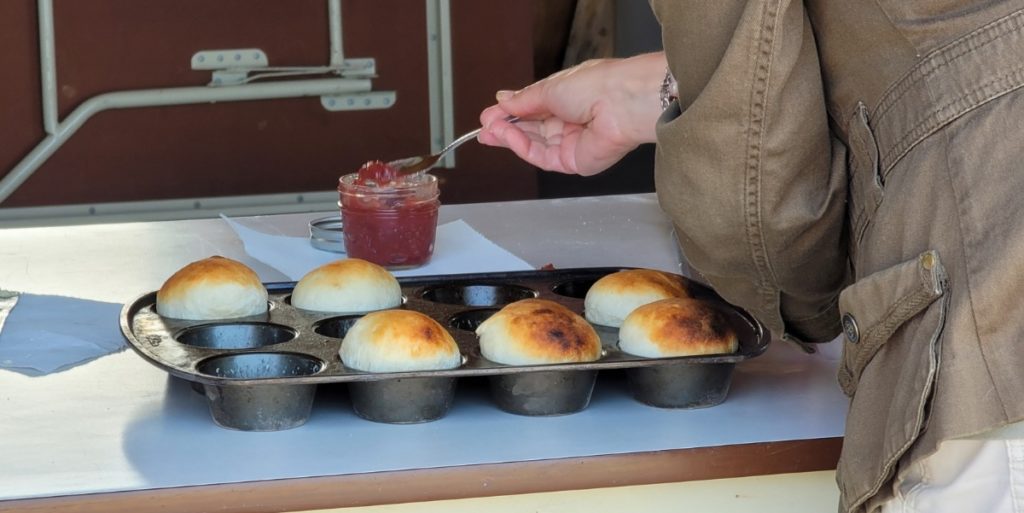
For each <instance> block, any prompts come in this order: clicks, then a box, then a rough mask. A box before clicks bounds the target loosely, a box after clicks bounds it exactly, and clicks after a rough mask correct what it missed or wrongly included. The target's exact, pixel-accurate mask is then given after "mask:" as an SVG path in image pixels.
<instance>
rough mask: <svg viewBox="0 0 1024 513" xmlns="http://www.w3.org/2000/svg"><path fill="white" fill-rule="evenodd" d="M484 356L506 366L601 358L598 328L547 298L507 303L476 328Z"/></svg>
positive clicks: (587, 360) (585, 360) (586, 360)
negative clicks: (596, 329)
mask: <svg viewBox="0 0 1024 513" xmlns="http://www.w3.org/2000/svg"><path fill="white" fill-rule="evenodd" d="M476 334H477V335H478V336H479V337H480V352H481V353H482V354H483V356H484V358H487V359H488V360H491V361H492V362H496V363H503V364H506V365H534V364H544V363H569V362H591V361H594V360H597V359H598V358H600V357H601V340H600V339H599V338H598V336H597V332H596V331H594V327H593V326H591V325H590V324H588V323H587V321H585V320H584V319H583V317H580V316H579V315H577V314H576V313H575V312H573V311H572V310H569V309H568V308H566V307H564V306H562V305H560V304H558V303H555V302H554V301H550V300H547V299H523V300H520V301H516V302H515V303H511V304H509V305H506V306H505V307H504V308H502V309H501V310H500V311H498V312H497V313H495V314H494V315H492V316H491V317H489V318H488V319H487V320H485V321H484V322H482V323H480V326H478V327H477V329H476Z"/></svg>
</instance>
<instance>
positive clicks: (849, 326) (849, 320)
mask: <svg viewBox="0 0 1024 513" xmlns="http://www.w3.org/2000/svg"><path fill="white" fill-rule="evenodd" d="M843 334H844V335H846V340H848V341H849V342H850V343H851V344H856V343H857V342H858V341H860V329H859V328H857V320H856V319H854V318H853V316H852V315H850V314H848V313H845V314H843Z"/></svg>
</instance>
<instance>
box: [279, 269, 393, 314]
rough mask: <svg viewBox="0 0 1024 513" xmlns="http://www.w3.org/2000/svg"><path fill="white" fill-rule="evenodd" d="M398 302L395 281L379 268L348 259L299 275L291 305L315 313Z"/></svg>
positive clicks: (377, 307) (381, 307) (370, 308)
mask: <svg viewBox="0 0 1024 513" xmlns="http://www.w3.org/2000/svg"><path fill="white" fill-rule="evenodd" d="M401 304H402V288H401V287H400V286H399V285H398V280H396V279H395V277H394V276H392V275H391V273H389V272H388V271H387V270H386V269H384V268H383V267H381V266H379V265H377V264H374V263H371V262H367V261H366V260H360V259H358V258H348V259H344V260H337V261H334V262H331V263H329V264H324V265H322V266H320V267H318V268H316V269H314V270H312V271H310V272H309V273H308V274H306V275H305V276H303V277H302V279H301V280H299V283H298V284H296V285H295V290H293V291H292V305H293V306H295V307H296V308H301V309H303V310H313V311H317V312H338V313H353V312H370V311H373V310H384V309H387V308H395V307H397V306H400V305H401Z"/></svg>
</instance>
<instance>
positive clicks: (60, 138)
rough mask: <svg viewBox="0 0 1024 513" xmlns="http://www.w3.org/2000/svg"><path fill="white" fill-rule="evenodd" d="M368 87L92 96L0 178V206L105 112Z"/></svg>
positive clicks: (317, 85) (273, 86) (251, 87)
mask: <svg viewBox="0 0 1024 513" xmlns="http://www.w3.org/2000/svg"><path fill="white" fill-rule="evenodd" d="M370 87H371V83H370V80H368V79H347V78H324V79H315V80H292V81H287V82H266V83H261V84H246V85H240V86H227V87H175V88H169V89H146V90H140V91H121V92H115V93H106V94H101V95H99V96H94V97H92V98H90V99H88V100H87V101H85V102H84V103H82V104H81V105H79V106H78V108H77V109H75V110H74V111H73V112H72V113H71V114H70V115H69V116H68V117H67V118H66V119H65V120H64V122H62V123H60V124H59V125H58V126H57V129H56V130H55V132H54V133H52V134H50V135H48V136H47V137H46V138H45V139H43V141H42V142H40V143H39V144H38V145H36V147H35V148H34V149H33V150H32V151H31V152H29V154H28V155H26V156H25V158H23V159H22V160H21V162H19V163H18V165H17V166H15V167H14V169H12V170H11V172H9V173H7V175H6V176H4V177H3V179H0V203H3V202H4V200H6V199H7V198H8V197H10V195H11V194H12V193H14V191H15V190H17V188H18V187H19V186H20V185H21V184H22V183H24V182H25V180H27V179H28V178H29V177H30V176H32V173H34V172H35V170H36V169H37V168H38V167H39V166H41V165H42V164H43V162H45V161H46V159H47V158H49V157H50V156H51V155H53V153H54V152H55V151H57V149H58V148H60V147H61V145H63V144H64V142H65V141H67V140H68V139H69V138H70V137H71V136H72V135H74V133H75V132H77V131H78V129H79V128H81V127H82V125H84V124H85V122H86V121H88V120H89V118H91V117H92V116H93V115H95V114H96V113H98V112H101V111H104V110H110V109H128V108H135V107H157V106H166V105H187V104H194V103H216V102H231V101H245V100H270V99H275V98H297V97H301V96H324V95H339V94H348V93H362V92H367V91H369V90H370Z"/></svg>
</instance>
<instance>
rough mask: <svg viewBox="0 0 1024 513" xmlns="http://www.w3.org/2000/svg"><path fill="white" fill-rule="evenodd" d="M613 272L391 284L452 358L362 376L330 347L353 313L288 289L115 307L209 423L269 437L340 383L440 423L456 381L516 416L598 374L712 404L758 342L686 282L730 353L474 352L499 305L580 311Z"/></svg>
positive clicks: (752, 323) (613, 336)
mask: <svg viewBox="0 0 1024 513" xmlns="http://www.w3.org/2000/svg"><path fill="white" fill-rule="evenodd" d="M621 269H623V268H584V269H561V270H541V271H523V272H508V273H486V274H461V275H446V276H425V277H409V278H399V283H400V284H401V286H402V292H403V295H404V297H405V302H404V304H403V305H402V308H406V309H411V310H416V311H419V312H422V313H424V314H427V315H429V316H430V317H432V318H434V319H435V320H437V321H438V322H439V323H440V324H441V325H442V326H444V327H446V328H447V329H448V330H449V331H450V333H451V334H452V336H453V338H454V339H455V341H456V342H457V343H458V344H459V348H460V350H461V352H462V355H463V362H464V363H463V365H462V366H460V367H459V368H457V369H451V370H441V371H416V372H395V373H368V372H360V371H355V370H352V369H348V368H346V367H345V366H344V365H343V364H342V362H341V358H340V357H339V356H338V351H339V349H340V347H341V341H342V338H343V337H344V335H345V332H346V331H347V330H348V328H349V327H351V326H352V324H353V323H354V322H355V321H356V320H357V319H358V318H359V317H360V315H338V314H331V313H322V312H310V311H305V310H300V309H297V308H295V307H293V306H291V304H290V301H289V300H290V294H291V291H292V289H293V288H294V286H295V283H293V282H291V283H269V284H266V287H267V290H268V292H269V296H270V308H269V310H268V312H266V313H264V314H260V315H254V316H249V317H242V318H236V319H230V320H225V321H187V320H178V319H167V318H163V317H161V316H159V315H157V313H156V311H155V302H156V292H150V293H147V294H144V295H142V296H140V297H139V298H137V299H136V300H135V301H133V302H131V303H128V304H126V305H125V307H124V308H123V310H122V312H121V330H122V332H123V333H124V336H125V338H126V339H127V340H128V342H129V345H131V347H132V348H133V349H134V350H135V351H136V352H138V353H139V354H140V355H141V356H142V357H143V358H145V359H146V360H148V361H149V362H150V363H152V364H153V365H156V366H157V367H159V368H161V369H163V370H165V371H166V372H168V373H169V374H171V375H173V376H176V377H179V378H182V379H184V380H187V381H190V382H192V383H193V385H194V386H195V387H196V388H197V389H202V390H203V391H204V393H205V395H206V397H207V398H208V399H209V402H210V408H211V413H212V415H213V417H214V420H215V421H216V422H217V423H218V424H219V425H221V426H224V427H228V428H234V429H242V430H277V429H287V428H290V427H295V426H298V425H301V424H302V423H304V422H305V421H306V419H307V418H308V417H309V414H310V411H311V407H312V403H313V396H314V394H315V391H316V386H317V385H319V384H325V383H338V382H346V383H348V385H347V388H348V389H349V393H350V395H351V396H352V403H353V407H354V409H355V411H356V413H357V414H359V415H360V416H362V417H364V418H368V419H370V420H374V421H379V422H390V423H408V422H424V421H429V420H436V419H438V418H441V417H442V416H443V415H444V414H445V413H446V412H447V409H448V406H449V405H450V404H451V402H452V396H453V394H454V391H455V388H456V382H457V380H458V378H460V377H468V376H488V379H489V381H490V385H491V392H492V397H493V399H494V402H495V404H496V405H497V406H498V407H499V408H501V409H503V410H505V411H509V412H512V413H517V414H522V415H560V414H568V413H573V412H575V411H579V410H582V409H584V408H586V406H587V405H588V404H589V401H590V395H591V393H592V390H593V385H594V381H595V379H597V376H598V371H600V370H602V369H626V371H625V373H626V375H627V378H628V381H629V383H630V389H631V391H632V393H633V395H634V397H635V398H636V399H637V400H639V401H641V402H643V403H646V404H650V405H653V406H658V407H666V408H697V407H706V406H713V405H715V404H718V403H720V402H722V401H723V400H724V399H725V396H726V394H727V393H728V388H729V383H730V381H731V376H732V371H733V367H734V366H735V364H736V363H738V362H740V361H743V360H746V359H749V358H753V357H755V356H758V355H760V354H761V353H763V352H764V350H765V349H766V347H767V345H768V343H769V340H770V336H769V334H768V332H767V330H766V329H765V328H764V327H763V326H762V325H761V324H760V323H758V322H757V321H756V320H754V319H753V318H752V317H750V316H749V315H748V314H746V313H745V312H744V311H742V310H740V309H738V308H736V307H733V306H731V305H729V304H727V303H725V302H724V301H722V300H721V298H719V297H718V296H717V295H716V294H715V293H714V292H713V291H711V290H710V289H708V288H706V287H703V286H701V285H700V284H698V283H696V282H692V281H690V282H688V287H689V290H690V291H691V294H692V295H694V296H695V297H697V298H698V299H703V300H707V301H709V302H711V303H712V304H715V305H716V306H717V307H718V308H719V309H720V310H721V311H722V312H723V313H725V314H726V317H727V318H728V319H729V322H730V323H731V325H732V327H733V329H734V330H735V331H736V334H737V335H738V338H739V350H738V351H737V352H736V353H734V354H727V355H713V356H689V357H677V358H643V357H638V356H633V355H629V354H626V353H623V352H622V351H620V350H619V349H618V330H617V329H614V328H609V327H605V326H595V328H596V330H597V332H598V334H599V335H600V337H601V342H602V345H603V352H602V357H601V358H600V359H599V360H597V361H595V362H588V363H566V364H552V365H528V366H509V365H502V364H498V363H494V362H491V361H488V360H487V359H485V358H483V357H482V356H481V355H480V349H479V345H478V342H477V337H476V334H475V333H474V330H475V329H476V327H477V326H478V325H479V323H480V322H482V321H483V320H484V319H486V318H487V317H489V316H490V315H491V314H493V313H494V312H497V311H498V310H499V309H501V307H502V306H504V305H506V304H508V303H511V302H514V301H517V300H519V299H525V298H533V297H538V298H544V299H550V300H553V301H556V302H558V303H561V304H563V305H565V306H566V307H568V308H569V309H570V310H572V311H574V312H576V313H579V314H581V315H582V314H583V299H584V298H585V296H586V292H587V290H588V289H589V288H590V286H591V285H592V284H593V283H594V282H595V281H597V280H598V279H599V278H601V277H602V276H605V275H607V274H610V273H613V272H616V271H619V270H621Z"/></svg>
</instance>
